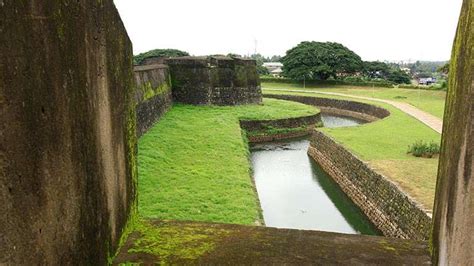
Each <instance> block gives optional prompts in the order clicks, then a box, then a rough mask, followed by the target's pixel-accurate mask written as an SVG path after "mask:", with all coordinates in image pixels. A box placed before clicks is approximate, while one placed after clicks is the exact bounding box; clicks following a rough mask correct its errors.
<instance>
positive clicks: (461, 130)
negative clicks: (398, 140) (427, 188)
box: [432, 0, 474, 265]
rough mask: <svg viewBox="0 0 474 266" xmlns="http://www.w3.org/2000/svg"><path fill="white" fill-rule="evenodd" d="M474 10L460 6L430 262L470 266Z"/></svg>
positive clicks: (468, 3) (473, 253) (473, 238)
mask: <svg viewBox="0 0 474 266" xmlns="http://www.w3.org/2000/svg"><path fill="white" fill-rule="evenodd" d="M473 13H474V8H473V2H472V0H464V2H463V5H462V10H461V16H460V18H459V24H458V28H457V32H456V39H455V41H454V45H453V51H452V57H451V65H450V70H449V76H450V79H449V86H448V87H449V90H448V94H447V100H446V109H445V113H444V123H443V135H442V141H441V143H442V144H441V154H440V164H439V170H438V182H437V185H436V199H435V206H434V216H433V217H434V226H433V240H432V241H433V242H432V247H433V262H434V263H435V264H438V265H447V264H450V265H471V264H472V263H474V247H473V243H474V233H473V228H474V70H473V69H474V62H473V61H474V55H473V46H474V41H473V38H474V27H473V23H474V22H473V19H474V14H473Z"/></svg>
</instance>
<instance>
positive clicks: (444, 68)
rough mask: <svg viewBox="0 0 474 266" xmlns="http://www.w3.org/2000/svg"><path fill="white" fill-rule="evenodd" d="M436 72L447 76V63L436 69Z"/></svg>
mask: <svg viewBox="0 0 474 266" xmlns="http://www.w3.org/2000/svg"><path fill="white" fill-rule="evenodd" d="M436 71H437V72H439V73H443V74H445V75H447V74H448V73H449V62H447V63H446V64H444V65H442V66H440V67H438V69H436Z"/></svg>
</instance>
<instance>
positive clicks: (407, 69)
mask: <svg viewBox="0 0 474 266" xmlns="http://www.w3.org/2000/svg"><path fill="white" fill-rule="evenodd" d="M400 70H401V71H403V72H405V73H407V74H408V75H410V72H411V70H410V69H409V68H408V67H401V68H400Z"/></svg>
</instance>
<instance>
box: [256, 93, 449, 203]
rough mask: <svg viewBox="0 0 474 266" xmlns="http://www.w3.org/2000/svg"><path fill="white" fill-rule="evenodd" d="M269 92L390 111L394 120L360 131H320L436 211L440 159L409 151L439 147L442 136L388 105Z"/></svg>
mask: <svg viewBox="0 0 474 266" xmlns="http://www.w3.org/2000/svg"><path fill="white" fill-rule="evenodd" d="M265 92H266V93H275V94H294V95H304V96H311V97H326V98H336V99H346V100H351V101H359V102H366V103H370V104H374V105H378V106H381V107H383V108H385V109H387V110H389V111H390V113H391V115H390V116H388V117H386V118H384V119H382V120H379V121H376V122H372V123H368V124H365V125H361V126H357V127H347V128H322V129H320V130H321V131H323V132H324V133H326V134H328V135H329V136H331V137H332V138H334V139H335V140H336V141H337V142H338V143H341V144H342V145H344V146H345V147H346V148H348V149H349V150H351V151H352V152H353V153H354V154H356V155H357V156H358V157H359V158H361V159H362V160H364V161H366V162H368V163H369V164H370V165H371V166H372V167H374V168H375V169H376V170H377V171H379V172H381V173H382V174H384V175H386V176H388V177H389V178H390V179H391V180H392V181H394V182H396V183H398V184H399V186H400V187H401V188H402V189H403V190H404V191H406V192H407V193H408V194H410V195H411V196H412V197H413V198H415V199H416V200H417V201H418V202H420V203H421V204H423V206H424V207H425V208H426V209H427V210H431V209H432V206H433V201H434V189H435V185H436V171H437V162H438V159H425V158H417V157H414V156H412V155H409V154H407V149H406V148H407V147H408V146H410V145H411V144H413V142H414V141H416V140H422V141H424V142H434V143H439V142H440V137H441V136H440V134H438V133H436V132H435V131H433V130H432V129H431V128H429V127H427V126H425V125H424V124H422V123H421V122H419V121H418V120H416V119H415V118H413V117H411V116H409V115H407V114H405V113H403V112H402V111H400V110H398V109H396V108H395V107H392V106H391V105H388V104H383V103H379V102H371V101H366V100H358V99H352V98H345V97H338V96H327V95H315V94H314V93H298V92H278V91H271V90H268V91H265Z"/></svg>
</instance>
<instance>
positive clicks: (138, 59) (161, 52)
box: [133, 49, 189, 65]
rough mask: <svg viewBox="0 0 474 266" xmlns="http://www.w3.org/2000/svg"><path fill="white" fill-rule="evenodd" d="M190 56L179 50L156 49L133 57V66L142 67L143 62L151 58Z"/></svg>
mask: <svg viewBox="0 0 474 266" xmlns="http://www.w3.org/2000/svg"><path fill="white" fill-rule="evenodd" d="M188 55H189V54H188V52H184V51H180V50H177V49H155V50H150V51H148V52H144V53H141V54H138V55H135V56H133V64H134V65H140V64H141V63H142V62H143V60H145V59H146V58H149V57H178V56H188Z"/></svg>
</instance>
